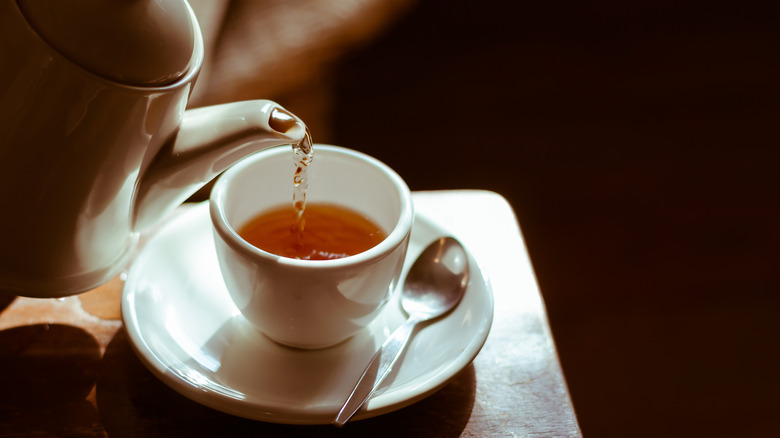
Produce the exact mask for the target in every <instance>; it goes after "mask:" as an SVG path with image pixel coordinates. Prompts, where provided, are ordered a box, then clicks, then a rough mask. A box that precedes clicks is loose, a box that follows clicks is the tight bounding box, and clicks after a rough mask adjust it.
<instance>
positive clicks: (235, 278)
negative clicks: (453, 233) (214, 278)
mask: <svg viewBox="0 0 780 438" xmlns="http://www.w3.org/2000/svg"><path fill="white" fill-rule="evenodd" d="M314 150H315V152H314V161H313V163H312V164H311V166H309V167H308V169H307V170H308V177H309V181H310V184H309V186H308V190H307V192H306V198H307V200H308V202H307V205H306V207H305V211H304V213H303V217H302V220H303V221H304V222H303V224H302V227H299V226H297V225H295V224H296V222H295V221H296V212H295V209H294V208H293V205H292V174H293V172H294V171H295V167H294V166H293V154H292V151H291V149H290V147H289V146H287V147H276V148H272V149H267V150H265V151H262V152H258V153H256V154H254V155H252V156H250V157H248V158H245V159H243V160H242V161H240V162H239V163H238V164H236V165H234V166H233V167H232V168H230V169H229V170H228V171H227V172H225V173H224V174H223V175H222V176H221V177H220V178H219V180H218V181H217V183H216V184H215V186H214V189H213V190H212V194H211V205H210V214H211V220H212V223H213V229H214V242H215V246H216V252H217V257H218V260H219V265H220V270H221V272H222V276H223V279H224V281H225V285H226V286H227V289H228V292H229V293H230V296H231V298H232V300H233V302H234V303H235V304H236V306H237V307H238V309H239V310H240V311H241V313H242V314H243V315H244V317H246V319H247V320H249V321H250V322H251V323H252V324H254V325H255V326H256V327H257V328H258V329H259V330H260V331H261V332H263V333H264V334H265V335H267V336H268V337H269V338H271V339H273V340H275V341H277V342H279V343H281V344H285V345H288V346H292V347H298V348H322V347H328V346H331V345H335V344H338V343H340V342H342V341H344V340H346V339H348V338H349V337H351V336H352V335H354V334H355V333H356V332H357V331H359V330H360V329H361V328H363V327H365V326H367V325H368V324H369V323H371V321H373V320H374V318H375V317H376V316H377V315H378V314H379V313H380V312H381V310H382V308H383V307H384V305H385V304H386V303H387V302H388V301H389V300H390V298H391V296H392V293H393V291H394V289H395V287H396V284H397V283H398V279H399V277H400V274H401V270H402V267H403V261H404V257H405V256H406V249H407V246H408V242H409V234H410V231H411V226H412V221H413V206H412V201H411V194H410V192H409V188H408V186H407V185H406V183H405V182H404V181H403V180H402V179H401V177H400V176H398V174H397V173H395V172H394V171H393V170H392V169H390V168H389V167H388V166H386V165H385V164H383V163H381V162H380V161H378V160H376V159H374V158H372V157H369V156H368V155H365V154H362V153H360V152H357V151H353V150H350V149H346V148H342V147H337V146H326V145H315V146H314ZM298 233H302V234H298Z"/></svg>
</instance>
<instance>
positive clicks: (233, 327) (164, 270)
mask: <svg viewBox="0 0 780 438" xmlns="http://www.w3.org/2000/svg"><path fill="white" fill-rule="evenodd" d="M446 234H448V233H447V232H446V231H445V230H443V229H441V228H440V227H438V226H437V225H436V224H435V223H433V221H431V220H430V219H426V218H425V217H420V216H419V215H418V216H417V217H416V218H415V225H414V227H413V230H412V238H411V243H410V245H409V252H408V256H407V260H406V264H405V266H404V269H405V270H404V273H405V272H406V270H407V269H408V268H409V266H410V265H411V262H412V261H413V260H414V259H416V258H417V255H418V254H419V253H420V252H421V251H422V249H423V248H424V247H425V246H427V245H428V243H430V242H431V241H433V240H435V239H436V238H438V237H440V236H442V235H446ZM455 237H457V236H455ZM470 262H471V272H470V273H471V279H470V282H469V285H468V289H467V291H466V295H465V296H464V298H463V301H462V302H461V303H460V305H459V306H458V307H457V308H456V309H455V311H454V312H453V313H451V314H449V315H447V316H446V317H444V318H443V319H442V320H439V321H438V322H436V323H434V324H431V325H428V326H423V327H422V328H420V329H418V331H417V333H416V334H415V335H414V337H413V338H412V341H411V342H410V344H409V347H408V350H407V351H406V353H405V354H404V356H402V358H401V360H400V362H399V365H396V369H395V370H393V372H392V374H391V375H390V376H389V377H388V379H387V380H386V381H385V382H384V384H383V386H382V387H381V388H380V390H379V392H377V393H376V394H375V395H374V396H373V398H372V399H371V400H369V402H368V403H367V405H366V407H365V408H364V409H363V410H361V411H360V412H358V414H357V415H356V416H355V418H356V419H358V418H368V417H373V416H376V415H380V414H383V413H387V412H390V411H393V410H396V409H399V408H402V407H404V406H407V405H409V404H412V403H414V402H415V401H418V400H420V399H422V398H424V397H426V396H428V395H430V394H431V393H433V392H435V391H436V390H438V389H439V388H441V387H442V386H444V385H445V384H446V383H447V382H448V381H449V380H450V379H451V378H452V377H454V376H455V375H456V374H457V373H458V372H459V371H461V370H462V369H464V368H465V367H466V366H468V365H469V364H470V363H471V361H472V360H473V359H474V357H475V356H476V355H477V353H478V352H479V350H480V349H481V348H482V345H483V344H484V342H485V339H486V338H487V335H488V332H489V330H490V325H491V323H492V319H493V295H492V291H491V289H490V286H489V284H488V282H487V280H486V278H485V277H484V275H483V274H482V272H481V271H480V269H479V267H478V266H477V264H476V262H475V261H474V260H473V259H471V260H470ZM401 281H403V277H402V279H401ZM401 284H402V283H401ZM398 295H399V294H398V293H396V294H395V298H394V299H393V300H391V302H390V303H389V304H388V305H387V307H386V308H385V310H384V311H383V312H382V314H381V315H380V316H379V317H378V318H377V319H376V320H375V321H374V322H373V323H372V324H371V325H370V326H369V327H367V328H366V329H364V330H362V331H361V332H359V333H358V334H357V335H355V336H354V337H353V338H351V339H349V340H347V341H345V342H343V343H341V344H339V345H337V346H335V347H331V348H327V349H322V350H297V349H292V348H288V347H284V346H281V345H279V344H276V343H274V342H273V341H271V340H269V339H268V338H266V337H265V336H264V335H262V334H261V333H260V332H258V331H257V330H256V329H255V328H254V327H253V326H252V325H251V324H250V323H249V322H247V321H246V320H245V319H244V317H243V316H241V314H240V313H239V312H238V310H237V309H236V308H235V306H234V305H233V303H232V302H231V300H230V297H229V296H228V292H227V290H226V289H225V285H224V284H223V282H222V278H221V276H220V272H219V266H218V265H217V259H216V254H215V251H214V243H213V240H212V231H211V220H210V218H209V214H208V203H207V202H206V203H203V204H199V205H197V206H195V207H192V208H191V209H189V210H186V211H185V212H183V213H182V214H180V215H178V216H174V217H173V218H172V219H170V220H169V221H168V222H167V223H165V224H164V225H163V226H162V227H161V228H160V229H159V231H158V232H157V233H155V234H154V235H153V236H152V237H151V238H150V239H149V241H148V242H147V243H146V245H145V246H144V248H143V249H142V250H141V251H140V252H139V254H138V255H137V257H136V259H135V261H134V262H133V264H132V266H131V267H130V269H129V271H128V273H127V281H126V283H125V287H124V291H123V293H122V320H123V322H124V325H125V328H126V330H127V333H128V336H129V339H130V342H131V344H132V345H133V348H134V349H135V351H136V353H137V354H138V356H139V357H140V358H141V360H142V361H143V362H144V364H145V365H146V366H147V367H148V368H149V369H150V370H151V371H152V372H153V373H154V374H155V375H156V376H157V377H158V378H160V379H161V380H162V381H163V382H165V383H166V384H167V385H169V386H170V387H172V388H173V389H174V390H176V391H178V392H179V393H181V394H183V395H184V396H186V397H188V398H190V399H192V400H194V401H196V402H198V403H201V404H203V405H206V406H209V407H211V408H214V409H217V410H219V411H223V412H226V413H229V414H233V415H237V416H241V417H246V418H251V419H256V420H262V421H267V422H274V423H289V424H328V423H330V422H331V420H332V419H333V417H335V415H336V413H337V412H338V409H339V408H340V407H341V404H342V403H343V402H344V400H346V398H347V396H348V395H349V393H350V391H351V390H352V387H353V386H354V384H355V382H356V381H357V379H358V377H359V376H360V375H361V373H362V372H363V369H364V368H365V366H366V364H367V363H368V361H369V360H370V358H371V356H372V355H373V353H374V351H375V350H376V349H377V348H378V347H379V346H380V345H381V344H382V342H383V341H384V340H385V338H386V337H387V336H388V335H389V334H390V333H391V332H392V331H393V330H394V329H395V328H396V327H397V326H399V325H400V324H401V322H402V321H403V320H404V319H405V314H404V313H403V311H402V310H401V308H400V305H399V302H398Z"/></svg>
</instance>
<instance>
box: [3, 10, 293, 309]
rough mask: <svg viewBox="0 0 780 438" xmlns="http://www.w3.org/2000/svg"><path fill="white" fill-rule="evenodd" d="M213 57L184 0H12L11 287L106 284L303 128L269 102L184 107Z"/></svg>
mask: <svg viewBox="0 0 780 438" xmlns="http://www.w3.org/2000/svg"><path fill="white" fill-rule="evenodd" d="M202 61H203V40H202V36H201V34H200V29H199V27H198V24H197V21H196V19H195V15H194V14H193V12H192V10H191V9H190V7H189V5H188V4H187V3H186V1H184V0H122V1H119V0H68V1H61V0H3V1H2V2H0V293H9V294H15V295H23V296H30V297H60V296H65V295H72V294H76V293H79V292H82V291H86V290H89V289H92V288H94V287H96V286H98V285H100V284H102V283H104V282H106V281H107V280H109V279H111V278H112V277H113V276H115V275H116V274H118V273H119V271H121V269H122V268H123V267H124V266H125V265H126V263H127V262H128V259H129V257H130V256H131V255H132V254H133V252H134V249H135V246H136V242H137V239H138V234H139V232H140V231H142V230H143V229H144V228H145V227H147V226H149V225H150V224H152V223H154V222H155V221H156V220H158V219H159V218H161V217H162V216H163V215H164V214H165V213H166V211H168V210H170V209H172V208H175V207H176V206H177V205H178V204H180V203H181V202H183V201H184V200H185V199H186V198H187V197H188V196H190V195H191V194H192V193H194V192H195V191H197V189H198V188H200V187H202V186H203V185H204V184H206V183H207V182H208V181H210V180H211V179H213V178H214V177H215V176H216V175H218V174H219V173H220V172H221V171H223V170H224V169H226V168H227V167H229V166H230V165H231V164H233V163H234V162H236V161H238V160H239V159H241V158H243V157H244V156H246V155H249V154H251V153H253V152H255V151H258V150H260V149H264V148H267V147H270V146H276V145H280V144H290V143H297V142H298V141H299V140H301V139H302V138H303V136H304V133H305V126H304V125H303V123H302V122H301V121H300V120H299V119H297V118H296V117H295V116H294V115H292V114H291V113H289V112H288V111H286V110H284V109H283V108H281V107H280V106H279V105H278V104H275V103H274V102H270V101H266V100H259V101H245V102H236V103H231V104H225V105H218V106H213V107H205V108H199V109H195V110H188V111H185V107H186V104H187V99H188V97H189V95H190V92H191V89H192V86H193V84H194V81H195V78H196V77H197V75H198V72H199V70H200V66H201V63H202ZM291 157H292V152H291ZM291 160H292V158H291ZM258 190H262V188H258Z"/></svg>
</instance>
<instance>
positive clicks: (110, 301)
mask: <svg viewBox="0 0 780 438" xmlns="http://www.w3.org/2000/svg"><path fill="white" fill-rule="evenodd" d="M414 200H415V208H416V210H417V211H418V212H419V213H420V214H424V215H426V216H428V217H430V218H436V220H437V222H438V223H439V224H440V225H442V227H444V228H446V229H448V230H450V231H451V232H452V234H453V235H455V236H456V237H458V238H459V239H460V240H461V241H462V242H463V243H464V244H465V245H466V246H467V247H468V249H469V250H470V251H471V252H472V254H473V255H474V257H475V258H476V260H477V261H478V263H479V264H480V265H481V267H482V269H483V271H484V273H485V275H486V276H487V278H488V279H489V280H490V283H491V285H492V288H493V293H494V298H495V311H494V312H495V313H494V320H493V326H492V328H491V332H490V335H489V336H488V339H487V341H486V343H485V345H484V347H483V349H482V351H481V352H480V353H479V355H478V356H477V358H476V359H475V360H474V362H473V364H472V365H470V366H468V367H467V368H465V369H464V370H463V371H462V372H461V373H460V374H458V375H457V376H456V377H455V378H454V379H453V380H452V381H451V382H450V383H449V384H448V385H447V386H445V387H444V388H443V389H441V390H440V391H439V392H437V393H435V394H434V395H432V396H430V397H428V398H426V399H424V400H422V401H420V402H418V403H416V404H414V405H411V406H409V407H406V408H404V409H401V410H399V411H396V412H393V413H390V414H387V415H384V416H380V417H377V418H373V419H368V420H363V421H358V422H355V423H350V424H348V425H347V427H345V428H344V429H337V428H335V427H332V426H289V425H277V424H268V423H262V422H257V421H251V420H245V419H242V418H237V417H233V416H230V415H227V414H223V413H221V412H218V411H214V410H211V409H209V408H206V407H203V406H201V405H198V404H196V403H194V402H192V401H190V400H189V399H187V398H185V397H183V396H181V395H179V394H178V393H176V392H174V391H173V390H171V389H170V388H168V387H167V386H166V385H165V384H163V383H162V382H160V381H159V380H157V379H156V378H155V377H154V376H153V375H152V374H151V373H150V372H149V371H147V370H146V368H144V366H143V365H142V364H141V362H140V361H139V360H138V358H137V357H136V356H135V354H134V353H133V351H132V348H131V346H130V344H129V342H128V339H127V337H126V335H125V334H124V332H123V330H121V329H122V323H121V319H120V312H119V299H120V295H121V287H122V280H121V278H116V279H114V280H112V281H111V282H109V283H108V284H106V285H103V286H101V287H100V288H98V289H95V290H93V291H90V292H87V293H84V294H81V295H79V296H75V297H69V298H62V299H51V300H41V299H28V298H21V297H18V298H14V297H0V437H6V436H96V437H103V436H110V437H124V436H127V437H133V436H145V437H155V436H161V437H163V436H164V437H173V436H187V437H192V436H225V435H226V434H227V435H229V436H244V435H247V436H248V435H251V436H369V435H370V436H425V437H430V436H477V437H482V436H485V437H487V436H490V437H494V436H544V437H550V436H580V435H581V434H580V430H579V426H578V424H577V420H576V417H575V414H574V409H573V406H572V404H571V401H570V398H569V393H568V390H567V388H566V384H565V381H564V377H563V374H562V372H561V367H560V365H559V362H558V357H557V353H556V349H555V344H554V342H553V338H552V334H551V332H550V328H549V325H548V322H547V316H546V313H545V308H544V303H543V302H542V298H541V295H540V294H539V290H538V287H537V285H536V280H535V277H534V273H533V270H532V267H531V263H530V260H529V258H528V255H527V253H526V248H525V244H524V242H523V238H522V235H521V233H520V230H519V228H518V225H517V221H516V219H515V216H514V213H513V211H512V209H511V208H510V206H509V204H507V202H506V201H505V200H504V199H503V198H502V197H500V196H499V195H496V194H494V193H491V192H484V191H440V192H418V193H415V194H414ZM185 208H186V207H185Z"/></svg>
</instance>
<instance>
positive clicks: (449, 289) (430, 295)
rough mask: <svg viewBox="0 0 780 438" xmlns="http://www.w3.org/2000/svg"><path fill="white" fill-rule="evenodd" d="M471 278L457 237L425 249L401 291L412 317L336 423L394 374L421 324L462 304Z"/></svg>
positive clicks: (376, 360)
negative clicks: (416, 328) (397, 364)
mask: <svg viewBox="0 0 780 438" xmlns="http://www.w3.org/2000/svg"><path fill="white" fill-rule="evenodd" d="M468 279H469V265H468V256H467V254H466V250H465V249H464V248H463V246H462V245H461V244H460V242H458V241H457V240H456V239H454V238H452V237H442V238H440V239H438V240H436V241H434V242H433V243H431V244H430V245H428V247H427V248H425V250H423V252H422V253H421V254H420V255H419V257H417V260H415V262H414V264H413V265H412V267H411V268H410V269H409V272H408V273H407V274H406V280H405V282H404V287H403V290H402V292H401V307H402V308H403V309H404V311H405V312H406V313H407V314H408V315H409V317H408V318H407V319H406V321H404V323H403V324H402V325H401V326H400V327H398V328H397V329H396V330H395V331H394V332H393V334H392V335H390V337H389V338H387V340H386V341H385V343H384V344H382V347H380V348H379V351H377V352H376V354H374V357H372V358H371V361H370V362H369V363H368V366H367V367H366V369H365V371H363V375H361V376H360V379H359V380H358V382H357V384H356V385H355V388H354V389H353V390H352V393H351V394H350V395H349V397H348V398H347V401H345V402H344V405H343V406H342V407H341V410H339V413H338V415H336V418H335V419H334V420H333V424H334V425H336V426H339V427H341V426H343V425H344V424H346V423H347V421H349V419H350V418H352V416H353V415H355V413H356V412H357V411H358V410H359V409H360V408H361V407H362V406H363V405H364V404H365V403H366V402H367V401H368V399H369V398H371V395H372V394H373V393H374V391H376V389H377V388H378V387H379V385H380V384H381V383H382V381H383V380H384V379H385V378H386V377H387V375H388V374H390V371H391V370H392V369H393V365H395V363H396V361H397V360H398V358H399V357H400V356H401V353H402V352H403V350H404V348H405V347H406V345H407V344H408V342H409V339H410V338H411V336H412V333H413V332H414V329H415V327H416V326H417V325H418V324H420V323H422V322H425V321H431V320H434V319H436V318H439V317H442V316H444V315H446V314H447V313H449V312H450V311H452V309H454V308H455V307H456V306H457V305H458V303H460V301H461V298H463V294H464V293H465V292H466V286H467V284H468ZM374 370H376V372H374Z"/></svg>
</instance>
